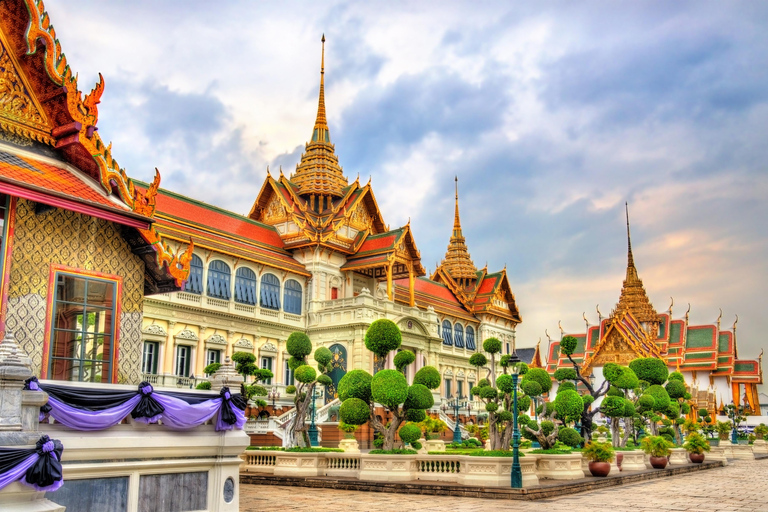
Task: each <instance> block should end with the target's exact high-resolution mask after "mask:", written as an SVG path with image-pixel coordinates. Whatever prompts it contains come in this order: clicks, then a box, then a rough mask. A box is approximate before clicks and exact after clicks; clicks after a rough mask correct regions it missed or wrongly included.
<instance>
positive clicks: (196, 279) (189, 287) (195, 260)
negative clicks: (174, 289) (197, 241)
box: [184, 254, 203, 295]
mask: <svg viewBox="0 0 768 512" xmlns="http://www.w3.org/2000/svg"><path fill="white" fill-rule="evenodd" d="M184 291H185V292H187V293H196V294H197V295H200V294H202V293H203V260H201V259H200V258H199V257H198V256H197V255H196V254H193V255H192V261H190V262H189V277H188V278H187V281H186V282H185V283H184Z"/></svg>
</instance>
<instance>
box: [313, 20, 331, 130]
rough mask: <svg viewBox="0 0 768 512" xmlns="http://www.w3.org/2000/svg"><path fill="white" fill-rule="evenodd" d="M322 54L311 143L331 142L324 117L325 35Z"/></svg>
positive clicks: (322, 40)
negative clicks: (318, 95) (318, 93)
mask: <svg viewBox="0 0 768 512" xmlns="http://www.w3.org/2000/svg"><path fill="white" fill-rule="evenodd" d="M320 41H321V42H322V52H321V57H320V97H319V98H318V100H317V118H316V119H315V128H314V130H313V131H312V141H313V142H318V141H319V142H331V136H330V133H329V131H328V120H327V119H326V117H325V34H323V37H322V39H320Z"/></svg>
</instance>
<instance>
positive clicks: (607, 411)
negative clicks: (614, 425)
mask: <svg viewBox="0 0 768 512" xmlns="http://www.w3.org/2000/svg"><path fill="white" fill-rule="evenodd" d="M600 411H601V412H602V413H603V414H604V415H606V416H608V417H609V418H623V417H624V397H619V396H606V397H605V398H604V399H603V401H602V403H601V404H600Z"/></svg>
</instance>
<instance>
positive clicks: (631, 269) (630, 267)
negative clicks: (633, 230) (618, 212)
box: [624, 202, 637, 281]
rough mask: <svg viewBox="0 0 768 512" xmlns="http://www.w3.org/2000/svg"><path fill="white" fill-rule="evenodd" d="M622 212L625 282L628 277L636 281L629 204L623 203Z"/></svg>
mask: <svg viewBox="0 0 768 512" xmlns="http://www.w3.org/2000/svg"><path fill="white" fill-rule="evenodd" d="M624 210H625V212H626V215H627V281H629V280H630V277H632V278H634V279H637V270H635V258H634V256H632V236H631V235H630V232H629V203H627V202H624Z"/></svg>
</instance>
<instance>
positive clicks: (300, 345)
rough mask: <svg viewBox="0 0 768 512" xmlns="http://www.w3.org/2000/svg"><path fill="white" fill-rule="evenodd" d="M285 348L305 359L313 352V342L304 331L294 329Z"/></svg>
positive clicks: (296, 356) (295, 355) (294, 355)
mask: <svg viewBox="0 0 768 512" xmlns="http://www.w3.org/2000/svg"><path fill="white" fill-rule="evenodd" d="M285 349H286V350H287V351H288V353H289V354H291V355H292V356H293V357H295V358H296V359H304V358H306V357H307V356H308V355H309V354H311V353H312V342H311V341H310V340H309V336H307V335H306V334H304V333H303V332H299V331H294V332H292V333H291V334H290V335H289V336H288V339H287V340H286V342H285Z"/></svg>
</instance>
